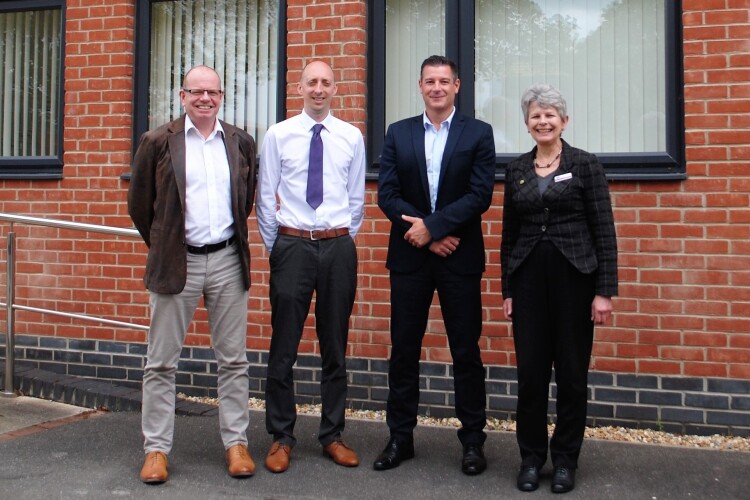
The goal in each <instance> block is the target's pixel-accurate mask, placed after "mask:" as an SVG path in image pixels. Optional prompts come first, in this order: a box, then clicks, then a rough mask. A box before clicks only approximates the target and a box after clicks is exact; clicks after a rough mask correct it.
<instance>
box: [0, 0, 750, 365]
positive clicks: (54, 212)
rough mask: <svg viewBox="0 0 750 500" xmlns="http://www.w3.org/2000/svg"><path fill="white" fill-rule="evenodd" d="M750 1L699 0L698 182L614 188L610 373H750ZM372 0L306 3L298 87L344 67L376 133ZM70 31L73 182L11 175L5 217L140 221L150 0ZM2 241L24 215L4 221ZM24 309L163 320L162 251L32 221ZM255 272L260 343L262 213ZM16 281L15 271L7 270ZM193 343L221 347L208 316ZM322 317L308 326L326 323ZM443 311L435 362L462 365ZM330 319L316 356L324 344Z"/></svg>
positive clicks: (490, 301)
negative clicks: (136, 164)
mask: <svg viewBox="0 0 750 500" xmlns="http://www.w3.org/2000/svg"><path fill="white" fill-rule="evenodd" d="M749 9H750V1H748V0H702V1H699V0H684V1H683V11H684V15H683V20H684V24H685V28H684V53H685V58H684V66H685V123H686V135H685V139H686V144H687V161H688V163H687V172H688V176H689V179H688V180H686V181H682V182H616V183H613V184H612V185H611V189H612V193H613V201H614V205H615V218H616V221H617V228H618V235H619V249H620V277H621V289H620V294H621V296H620V297H618V298H617V299H616V302H615V307H616V314H615V316H614V320H613V322H612V323H611V324H610V325H608V326H607V327H604V328H599V329H598V330H597V333H596V343H595V347H594V360H593V368H594V369H596V370H601V371H613V372H624V373H639V374H669V375H685V376H698V377H729V378H740V379H750V333H748V332H750V208H749V206H750V118H748V117H749V116H750V55H748V54H750V50H749V48H750V19H749V18H748V11H749ZM366 11H367V8H366V2H365V1H364V0H351V1H335V0H319V1H316V2H314V3H313V2H310V1H303V0H289V1H288V10H287V15H288V20H287V29H288V30H289V34H288V37H287V41H288V49H287V50H288V73H287V91H288V97H287V109H288V114H289V115H290V116H291V115H293V114H295V113H297V112H298V110H299V109H300V108H301V105H302V104H301V99H300V98H299V96H297V94H296V82H297V80H298V79H299V75H300V71H301V69H302V67H303V66H304V64H305V63H306V62H307V61H310V60H312V59H323V60H326V61H328V62H329V63H330V64H331V65H332V66H333V68H334V71H335V76H336V79H337V83H338V96H337V98H336V101H335V103H334V110H335V113H336V115H337V116H339V117H341V118H344V119H346V120H349V121H351V122H353V123H355V124H356V125H357V126H359V127H360V128H361V129H362V131H363V133H366V132H367V131H366V130H365V123H366V103H367V89H366V84H365V81H366V66H367V61H366V54H367V53H366V27H367V18H366ZM66 18H67V26H66V42H67V43H66V52H65V53H66V58H65V66H66V74H65V90H66V94H65V123H64V127H65V131H64V135H65V138H64V144H65V170H64V174H65V178H64V179H63V180H61V181H15V180H14V181H10V180H6V181H0V211H2V212H9V213H19V214H28V215H35V216H42V217H50V218H58V219H66V220H76V221H82V222H90V223H95V224H105V225H113V226H120V227H130V220H129V218H128V216H127V209H126V203H125V198H126V191H127V187H128V186H127V182H125V181H121V180H120V175H121V174H122V173H124V172H127V170H128V168H129V162H130V154H131V146H132V144H131V135H132V88H133V81H132V78H133V76H132V75H133V62H134V61H133V33H134V31H133V28H134V26H133V25H134V0H106V1H105V0H69V1H68V2H67V13H66ZM376 197H377V194H376V186H375V183H374V182H369V183H368V185H367V197H366V202H367V211H366V217H367V219H366V221H365V223H364V225H363V227H362V231H361V233H360V235H359V236H358V237H357V245H358V248H359V258H360V263H359V292H358V300H357V303H356V305H355V311H354V315H353V317H352V329H351V337H350V354H351V355H353V356H360V357H376V358H385V357H387V356H388V348H389V334H388V328H389V307H388V303H389V285H388V275H387V273H386V270H385V267H384V265H383V263H384V261H385V254H386V244H387V233H388V228H389V224H388V222H387V221H386V220H385V219H384V218H383V216H382V214H381V212H380V211H379V209H378V208H377V203H376V202H377V200H376ZM501 206H502V185H501V184H498V185H497V186H496V189H495V196H494V200H493V206H492V208H491V209H490V211H489V212H488V213H487V214H486V216H485V228H486V234H487V237H486V243H487V248H488V251H487V260H488V267H487V273H486V275H485V281H484V285H483V286H484V291H485V294H484V305H485V310H484V319H485V326H484V335H483V337H482V340H481V347H482V352H483V356H484V359H485V361H486V362H487V363H489V364H492V365H500V366H508V365H512V364H513V362H514V359H513V345H512V338H511V336H510V328H509V326H508V323H507V322H505V321H504V320H503V318H502V310H501V308H500V302H501V295H500V266H499V261H500V257H499V250H498V249H499V245H500V232H501V223H500V220H501V218H502V209H501ZM0 228H1V229H0V230H1V231H2V234H6V233H7V224H2V225H0ZM15 229H16V231H17V232H18V234H19V243H18V246H19V252H18V254H19V266H18V274H19V276H18V278H17V279H18V283H19V302H21V303H25V304H28V305H34V306H37V307H50V308H53V309H59V310H64V311H75V312H86V313H90V314H101V315H104V316H107V317H112V318H115V319H119V320H124V321H131V320H132V321H135V322H141V323H143V322H145V321H147V318H148V308H147V301H148V297H147V294H146V292H144V291H143V287H142V283H141V281H140V277H141V276H142V273H143V264H144V261H145V259H144V257H145V246H144V245H143V244H142V243H141V242H140V241H135V240H129V239H127V238H113V237H103V236H92V237H91V238H90V239H86V240H80V241H79V240H78V238H79V237H80V235H79V234H76V233H72V232H70V231H55V230H50V229H43V228H29V227H24V226H16V227H15ZM251 233H252V234H251V240H252V241H253V244H252V249H251V251H252V254H253V259H254V260H253V281H254V285H253V287H252V289H251V300H250V313H249V316H248V320H249V330H248V331H249V338H248V347H249V348H251V349H257V350H265V349H267V348H268V342H269V338H270V333H271V332H270V327H269V323H270V307H269V304H268V300H267V299H266V297H267V295H268V272H267V270H268V263H267V255H266V252H265V249H264V248H263V246H262V245H261V244H260V238H259V236H258V235H257V231H256V226H255V221H254V220H252V221H251ZM3 279H4V274H3ZM196 318H197V321H196V322H195V323H194V325H193V326H192V327H191V334H190V336H189V338H188V342H189V343H191V344H208V343H209V337H208V335H207V325H206V315H205V312H204V311H200V310H199V312H198V313H197V315H196ZM313 324H314V321H313V319H312V317H311V318H309V320H308V325H310V326H312V325H313ZM16 330H17V331H18V332H19V333H29V334H44V335H50V336H62V337H82V338H95V339H116V340H133V341H143V340H144V339H145V336H144V334H143V333H142V332H138V331H134V330H127V329H116V328H111V327H101V326H92V325H89V324H83V323H81V322H80V321H72V320H67V319H65V318H54V317H51V316H42V315H39V314H36V313H26V312H19V313H18V316H17V325H16ZM443 332H444V328H443V325H442V321H441V320H440V312H439V309H438V308H437V307H434V308H433V311H432V314H431V321H430V325H429V331H428V333H427V335H426V337H425V342H424V346H425V348H424V356H423V357H424V359H428V360H432V361H449V360H450V355H449V352H448V349H447V344H446V340H445V336H444V335H443ZM314 339H315V333H314V330H313V328H307V329H306V331H305V335H304V339H303V343H302V346H301V351H302V352H317V344H316V342H315V340H314Z"/></svg>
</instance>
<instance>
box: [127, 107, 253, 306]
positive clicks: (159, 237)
mask: <svg viewBox="0 0 750 500" xmlns="http://www.w3.org/2000/svg"><path fill="white" fill-rule="evenodd" d="M221 126H222V128H223V129H224V145H225V146H226V149H227V160H228V162H229V180H230V186H231V196H232V216H233V217H234V235H235V236H236V237H237V243H238V245H239V250H240V263H241V264H242V280H243V283H244V285H245V288H246V289H247V288H249V287H250V250H249V247H248V234H247V217H248V215H250V211H251V210H252V207H253V200H254V199H255V196H254V195H255V170H256V168H255V152H256V148H255V140H254V139H253V138H252V136H250V135H249V134H248V133H247V132H245V131H244V130H242V129H240V128H237V127H234V126H232V125H229V124H228V123H225V122H223V121H222V122H221ZM185 182H186V177H185V115H184V114H183V115H182V116H181V117H179V118H178V119H176V120H174V121H172V122H169V123H167V124H164V125H162V126H160V127H159V128H157V129H155V130H151V131H148V132H146V133H145V134H143V136H141V141H140V143H139V145H138V150H137V151H136V153H135V157H134V158H133V166H132V169H131V176H130V187H129V189H128V212H129V213H130V217H131V219H132V220H133V224H134V225H135V227H136V229H138V232H139V233H140V234H141V236H142V237H143V241H144V242H145V243H146V245H147V246H148V257H147V260H146V273H145V275H144V276H143V281H144V283H145V284H146V288H147V289H148V290H150V291H152V292H156V293H171V294H174V293H180V292H181V291H182V290H183V289H184V288H185V281H186V279H187V245H186V242H185V210H184V206H185Z"/></svg>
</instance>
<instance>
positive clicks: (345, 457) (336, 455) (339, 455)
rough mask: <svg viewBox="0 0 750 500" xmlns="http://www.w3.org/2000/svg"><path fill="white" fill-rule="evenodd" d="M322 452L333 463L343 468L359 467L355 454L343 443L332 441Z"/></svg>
mask: <svg viewBox="0 0 750 500" xmlns="http://www.w3.org/2000/svg"><path fill="white" fill-rule="evenodd" d="M323 451H324V452H325V454H326V455H328V456H329V457H331V458H332V459H333V461H334V462H336V463H337V464H339V465H343V466H344V467H356V466H358V465H359V457H357V453H356V452H355V451H354V450H352V449H351V448H349V447H348V446H347V445H346V443H344V442H343V441H334V442H333V443H331V444H329V445H328V446H326V447H325V448H323Z"/></svg>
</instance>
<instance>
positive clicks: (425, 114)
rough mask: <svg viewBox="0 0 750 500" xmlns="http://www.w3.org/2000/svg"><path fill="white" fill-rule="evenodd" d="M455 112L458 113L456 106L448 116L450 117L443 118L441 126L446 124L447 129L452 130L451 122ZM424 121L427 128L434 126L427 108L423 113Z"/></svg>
mask: <svg viewBox="0 0 750 500" xmlns="http://www.w3.org/2000/svg"><path fill="white" fill-rule="evenodd" d="M455 114H456V107H455V106H453V111H451V114H450V115H449V116H448V118H446V119H445V120H443V122H442V123H441V124H440V126H441V127H442V126H443V125H446V127H447V129H448V130H450V129H451V122H452V121H453V117H454V116H455ZM422 123H424V128H425V129H426V128H427V127H432V126H433V125H432V122H431V121H430V119H429V118H427V111H426V110H425V111H424V112H423V113H422Z"/></svg>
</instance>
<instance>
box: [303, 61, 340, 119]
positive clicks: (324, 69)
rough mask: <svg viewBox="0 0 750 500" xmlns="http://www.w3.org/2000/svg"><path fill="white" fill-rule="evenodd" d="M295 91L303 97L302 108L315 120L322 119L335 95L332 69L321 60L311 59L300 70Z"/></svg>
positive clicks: (328, 110) (326, 114) (329, 108)
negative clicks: (300, 74) (311, 60)
mask: <svg viewBox="0 0 750 500" xmlns="http://www.w3.org/2000/svg"><path fill="white" fill-rule="evenodd" d="M297 92H298V93H299V95H301V96H302V97H303V98H304V101H305V104H304V110H305V113H307V114H308V115H309V116H310V117H311V118H313V119H314V120H315V121H318V122H320V121H323V120H324V119H325V117H326V116H328V113H329V112H330V110H331V100H332V99H333V96H334V95H336V82H335V81H334V77H333V69H331V66H329V65H328V64H327V63H325V62H323V61H313V62H311V63H309V64H308V65H307V66H305V69H303V70H302V76H301V77H300V81H299V83H298V84H297Z"/></svg>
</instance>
